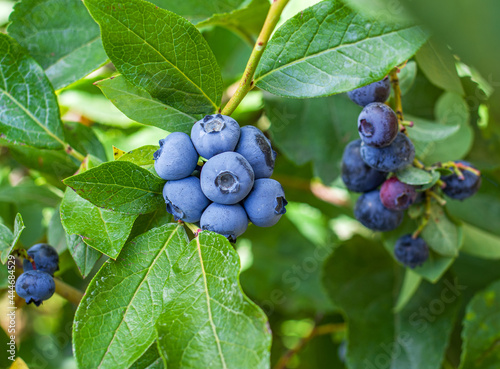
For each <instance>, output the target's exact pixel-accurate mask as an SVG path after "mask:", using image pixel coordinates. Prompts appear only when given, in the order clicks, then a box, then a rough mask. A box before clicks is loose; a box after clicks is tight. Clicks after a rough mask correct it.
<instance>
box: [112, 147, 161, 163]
mask: <svg viewBox="0 0 500 369" xmlns="http://www.w3.org/2000/svg"><path fill="white" fill-rule="evenodd" d="M159 148H160V147H159V146H154V145H146V146H141V147H139V148H137V149H135V150H132V151H130V152H127V153H125V154H123V155H122V156H120V157H119V158H118V159H117V160H118V161H129V162H131V163H134V164H135V165H139V166H141V167H144V166H149V165H154V163H155V161H154V158H153V155H154V153H155V152H156V151H157V150H158V149H159Z"/></svg>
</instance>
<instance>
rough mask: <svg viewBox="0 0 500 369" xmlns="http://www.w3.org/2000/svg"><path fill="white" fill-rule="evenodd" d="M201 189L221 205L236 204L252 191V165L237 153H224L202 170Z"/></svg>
mask: <svg viewBox="0 0 500 369" xmlns="http://www.w3.org/2000/svg"><path fill="white" fill-rule="evenodd" d="M200 180H201V189H202V191H203V193H204V194H205V196H206V197H208V198H209V199H210V200H212V201H214V202H218V203H219V204H226V205H229V204H236V203H237V202H240V201H241V200H243V199H244V198H245V197H246V196H247V195H248V194H249V192H250V191H251V190H252V186H253V182H254V173H253V169H252V167H251V166H250V163H248V161H247V160H246V159H245V158H244V157H243V156H242V155H240V154H238V153H236V152H224V153H222V154H219V155H215V156H214V157H213V158H211V159H209V160H208V161H207V162H206V163H205V165H204V166H203V168H202V170H201V176H200Z"/></svg>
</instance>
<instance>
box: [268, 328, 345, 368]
mask: <svg viewBox="0 0 500 369" xmlns="http://www.w3.org/2000/svg"><path fill="white" fill-rule="evenodd" d="M345 330H346V325H345V323H339V324H333V323H332V324H324V325H320V326H316V327H314V328H313V329H312V331H311V333H309V335H307V336H306V337H304V338H302V339H301V340H300V341H299V343H298V344H297V345H296V346H295V347H294V348H292V349H290V350H288V351H287V352H285V354H284V355H283V356H282V357H281V358H280V359H279V361H278V363H277V364H276V365H275V366H274V369H285V368H286V366H287V364H288V362H289V361H290V360H291V359H292V358H293V357H294V356H295V355H296V354H297V353H298V352H299V351H300V350H302V349H303V348H304V347H305V346H306V345H307V343H308V342H309V341H311V340H312V339H313V338H314V337H317V336H321V335H325V334H331V333H336V332H343V331H345Z"/></svg>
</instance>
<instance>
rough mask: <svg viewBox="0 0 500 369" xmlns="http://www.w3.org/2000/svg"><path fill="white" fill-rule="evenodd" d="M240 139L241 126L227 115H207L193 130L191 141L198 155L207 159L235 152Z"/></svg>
mask: <svg viewBox="0 0 500 369" xmlns="http://www.w3.org/2000/svg"><path fill="white" fill-rule="evenodd" d="M239 138H240V125H239V124H238V122H237V121H235V120H234V119H233V118H231V117H228V116H227V115H221V114H214V115H207V116H206V117H205V118H203V119H202V120H199V121H198V122H196V123H195V124H194V125H193V127H192V128H191V140H193V144H194V147H195V148H196V150H197V151H198V154H200V155H201V156H203V157H204V158H205V159H210V158H211V157H212V156H215V155H217V154H220V153H223V152H226V151H234V148H235V147H236V144H237V143H238V139H239Z"/></svg>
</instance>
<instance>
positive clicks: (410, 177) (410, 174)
mask: <svg viewBox="0 0 500 369" xmlns="http://www.w3.org/2000/svg"><path fill="white" fill-rule="evenodd" d="M396 176H397V177H398V179H399V180H400V181H401V182H403V183H407V184H410V185H414V186H419V185H425V184H428V183H431V182H432V178H433V177H432V175H431V174H430V173H429V172H427V171H425V170H423V169H418V168H415V167H411V166H410V167H406V168H405V169H402V170H398V171H397V172H396Z"/></svg>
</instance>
